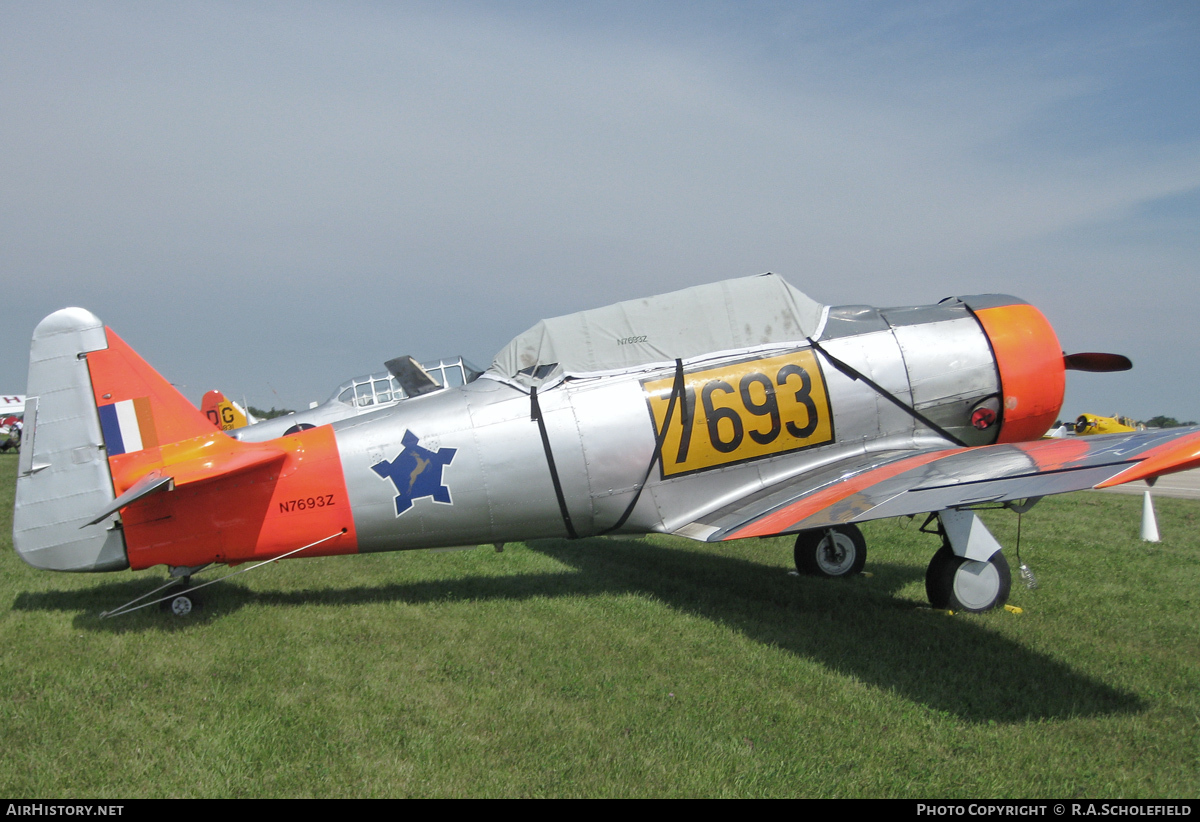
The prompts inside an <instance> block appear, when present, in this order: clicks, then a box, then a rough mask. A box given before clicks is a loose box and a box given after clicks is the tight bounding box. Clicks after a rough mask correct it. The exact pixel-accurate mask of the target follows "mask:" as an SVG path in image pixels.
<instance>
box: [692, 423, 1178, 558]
mask: <svg viewBox="0 0 1200 822" xmlns="http://www.w3.org/2000/svg"><path fill="white" fill-rule="evenodd" d="M1197 466H1200V427H1192V428H1172V429H1168V430H1164V431H1140V432H1135V433H1129V434H1113V435H1110V436H1095V437H1081V438H1064V439H1050V440H1037V441H1034V442H1022V443H1012V444H1007V445H986V446H982V447H978V448H947V449H943V450H931V451H923V452H913V451H886V452H876V453H869V454H862V455H857V456H855V457H851V458H849V459H846V460H843V461H841V462H838V463H835V464H833V465H831V466H828V467H826V468H824V469H822V470H821V471H818V472H815V473H811V474H805V475H803V476H800V477H795V478H792V479H789V480H785V481H783V482H780V483H778V484H776V485H774V486H771V487H769V488H765V489H763V490H761V491H758V492H756V493H754V494H752V495H750V496H747V497H743V498H742V499H739V500H737V501H735V502H733V503H730V504H729V505H726V506H725V507H723V508H720V509H718V510H716V511H713V512H711V513H709V514H706V515H704V516H703V517H701V518H700V519H698V520H696V521H694V522H692V523H689V524H687V525H685V526H683V527H682V528H679V529H677V530H676V531H675V533H677V534H679V535H681V536H687V537H691V538H692V539H698V540H701V541H704V542H716V541H719V540H726V539H741V538H743V537H765V536H771V535H774V534H786V533H795V532H797V531H804V530H807V529H809V528H821V527H825V526H829V525H837V524H839V523H846V522H864V521H866V520H872V519H882V518H884V517H896V516H906V515H909V514H921V513H925V512H927V511H941V510H944V509H947V508H962V507H967V506H971V505H978V504H982V503H988V502H1007V501H1010V500H1019V499H1027V498H1029V497H1043V496H1048V495H1050V494H1064V493H1067V492H1068V491H1081V490H1084V489H1087V488H1106V487H1110V486H1113V485H1120V484H1122V483H1126V482H1132V481H1134V480H1139V479H1148V478H1152V477H1157V476H1159V475H1161V474H1169V473H1172V472H1175V471H1183V470H1186V469H1188V468H1195V467H1197Z"/></svg>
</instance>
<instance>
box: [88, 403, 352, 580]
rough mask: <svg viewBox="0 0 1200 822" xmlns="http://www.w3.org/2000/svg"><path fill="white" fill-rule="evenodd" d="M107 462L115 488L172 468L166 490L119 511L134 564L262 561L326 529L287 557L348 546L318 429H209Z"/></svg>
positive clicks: (331, 461)
mask: <svg viewBox="0 0 1200 822" xmlns="http://www.w3.org/2000/svg"><path fill="white" fill-rule="evenodd" d="M276 454H277V455H278V458H274V457H275V455H276ZM110 464H111V465H112V467H113V476H114V480H115V481H116V482H117V484H118V488H117V493H120V492H121V491H122V490H123V488H124V487H128V486H129V485H131V484H132V483H133V482H134V481H136V479H137V478H138V477H140V476H144V475H145V474H146V473H148V472H149V471H152V470H155V469H157V470H160V471H161V472H162V473H164V474H168V475H171V476H175V475H176V473H178V474H180V476H179V477H178V481H177V484H176V487H175V488H174V490H171V491H165V492H161V493H157V494H153V495H151V496H149V497H147V498H145V499H143V500H140V501H138V502H135V503H133V504H132V505H130V506H128V507H127V508H125V509H124V510H123V511H122V515H121V517H122V520H123V521H124V526H125V542H126V545H127V553H128V557H129V565H130V567H131V568H133V569H135V570H138V569H142V568H148V567H150V566H153V565H182V566H197V565H204V564H205V563H209V562H223V563H228V564H235V563H239V562H246V561H248V560H258V559H269V558H271V557H276V556H279V555H281V554H284V553H286V552H288V551H291V550H294V549H296V548H299V547H301V546H302V545H307V544H309V543H312V542H315V541H317V540H319V539H322V538H324V537H328V536H330V535H333V534H338V535H339V536H338V537H337V538H336V539H332V540H330V541H328V542H325V543H322V544H321V545H318V546H316V547H314V548H312V549H310V551H305V552H302V553H300V554H298V555H297V556H300V557H304V556H328V555H333V554H352V553H356V552H357V551H358V539H357V536H356V534H355V530H354V517H353V514H352V512H351V510H350V500H349V498H348V496H347V494H346V481H345V477H344V475H343V473H342V464H341V459H340V457H339V455H338V449H337V442H336V440H335V438H334V434H333V429H332V428H330V427H329V426H327V425H325V426H320V427H318V428H313V429H310V430H307V431H302V432H300V433H297V434H293V435H290V436H287V437H282V438H280V439H278V440H273V441H271V442H269V443H242V442H237V441H236V440H233V439H231V438H229V437H227V436H226V435H224V434H222V433H218V432H213V431H212V428H211V426H209V431H208V434H207V435H205V436H203V437H196V438H193V439H192V440H188V441H185V442H178V443H172V444H171V445H170V446H163V447H161V448H157V449H147V450H146V451H141V452H137V453H135V454H126V455H122V456H118V457H114V458H113V459H112V460H111V461H110ZM245 466H249V467H245ZM118 477H119V479H117V478H118Z"/></svg>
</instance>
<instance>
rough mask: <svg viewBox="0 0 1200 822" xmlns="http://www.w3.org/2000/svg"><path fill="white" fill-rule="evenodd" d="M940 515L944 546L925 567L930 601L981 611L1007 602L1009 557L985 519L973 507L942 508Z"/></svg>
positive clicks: (946, 605) (1010, 581)
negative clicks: (986, 524)
mask: <svg viewBox="0 0 1200 822" xmlns="http://www.w3.org/2000/svg"><path fill="white" fill-rule="evenodd" d="M937 519H938V528H937V532H936V533H938V534H939V535H940V536H941V538H942V547H941V548H940V549H938V552H937V553H936V554H934V555H933V559H932V560H930V561H929V567H928V568H927V569H926V571H925V595H926V596H928V597H929V604H930V605H932V606H933V607H934V608H947V609H949V610H951V611H967V612H969V613H973V614H979V613H983V612H984V611H990V610H992V609H993V608H999V607H1000V606H1002V605H1003V604H1004V603H1006V602H1008V594H1009V591H1010V590H1011V589H1012V574H1011V573H1010V572H1009V569H1008V560H1007V559H1005V558H1004V554H1003V552H1002V551H1001V550H1000V543H998V542H996V538H995V537H993V536H992V535H991V533H990V532H989V531H988V529H987V528H986V527H985V526H984V524H983V520H981V519H979V517H977V516H976V515H975V514H974V513H973V512H971V511H956V510H953V509H950V510H946V511H939V512H938V513H937ZM927 524H928V523H927Z"/></svg>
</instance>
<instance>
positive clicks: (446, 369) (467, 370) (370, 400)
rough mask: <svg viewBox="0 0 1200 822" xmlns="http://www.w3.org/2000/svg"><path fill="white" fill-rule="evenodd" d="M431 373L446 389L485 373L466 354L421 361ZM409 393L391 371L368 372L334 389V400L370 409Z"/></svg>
mask: <svg viewBox="0 0 1200 822" xmlns="http://www.w3.org/2000/svg"><path fill="white" fill-rule="evenodd" d="M421 367H422V368H424V369H425V370H426V371H427V372H429V376H431V377H433V379H434V381H435V382H436V383H437V384H438V385H440V386H442V387H443V388H455V387H457V386H460V385H466V384H467V383H469V382H471V381H473V380H474V379H475V378H476V377H478V376H479V375H480V374H481V373H482V372H481V371H480V370H479V369H478V368H476V367H475V366H474V365H472V364H471V363H469V362H467V360H465V359H463V358H462V357H458V358H456V359H450V360H438V361H436V362H427V363H421ZM407 396H408V395H407V394H406V393H405V392H404V389H403V388H401V387H400V383H399V382H397V380H396V378H395V377H394V376H392V375H391V374H389V373H388V372H387V371H380V372H378V373H375V374H366V375H364V376H361V377H355V378H354V379H352V380H350V381H348V382H344V383H342V384H341V385H339V386H338V387H337V390H336V391H334V392H333V396H332V397H331V398H330V401H334V400H336V401H337V402H340V403H342V404H343V405H347V406H350V407H351V408H359V409H361V408H370V407H373V406H376V405H390V404H391V403H393V402H395V401H396V400H402V399H405V398H406V397H407Z"/></svg>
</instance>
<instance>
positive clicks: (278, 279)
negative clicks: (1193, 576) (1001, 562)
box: [0, 0, 1200, 419]
mask: <svg viewBox="0 0 1200 822" xmlns="http://www.w3.org/2000/svg"><path fill="white" fill-rule="evenodd" d="M1197 43H1200V6H1197V5H1196V4H1194V3H1176V4H1172V3H1123V4H1117V3H1098V2H1088V3H1005V4H995V3H953V2H944V3H895V4H892V3H867V2H862V3H754V4H746V3H703V2H688V3H595V4H561V3H504V4H499V3H449V2H439V3H428V4H425V3H416V2H406V3H353V2H344V3H271V2H260V3H253V4H239V3H206V2H194V3H188V4H159V3H103V4H91V5H87V4H76V3H54V2H46V3H37V4H28V3H14V2H6V1H3V0H0V78H2V81H0V111H2V112H4V114H3V116H2V117H0V180H3V185H0V218H2V219H0V249H3V252H2V253H0V270H2V272H3V273H2V281H3V282H4V284H5V297H6V299H5V300H4V303H3V306H2V307H0V334H2V335H3V338H2V341H3V344H4V348H5V350H6V351H8V352H10V353H9V356H7V357H5V358H4V360H3V362H0V388H2V389H3V390H4V391H11V390H22V389H23V386H24V382H25V373H26V367H27V366H26V363H27V354H26V352H27V349H28V338H29V334H30V332H31V331H32V329H33V327H34V325H36V323H37V322H38V320H39V319H40V318H41V317H43V316H44V315H46V314H48V313H49V312H51V311H53V310H55V309H57V308H61V307H63V306H65V305H82V306H84V307H86V308H89V309H91V310H92V311H94V312H95V313H96V314H98V315H99V316H100V317H101V318H102V319H103V320H105V322H107V323H108V324H110V325H111V326H113V327H114V328H115V329H116V330H117V332H118V333H120V334H121V335H122V336H124V337H125V339H126V340H128V341H129V342H130V343H131V344H133V345H134V347H135V348H137V349H138V350H139V351H140V353H142V355H143V356H145V357H146V358H147V359H148V360H149V361H150V362H151V364H152V365H154V366H155V367H157V368H158V369H159V370H160V371H161V372H162V373H163V374H164V375H165V376H167V377H168V379H171V380H172V381H174V382H176V383H177V384H179V385H180V386H181V388H182V390H183V391H184V393H185V394H187V395H188V396H189V398H191V399H193V400H198V399H199V397H200V395H201V394H202V393H203V392H204V391H205V390H207V389H209V388H213V387H221V388H223V389H224V390H226V391H227V392H228V393H229V394H230V395H232V396H236V397H242V396H245V397H246V398H247V399H248V400H249V401H250V402H251V403H252V404H254V405H258V406H264V407H267V406H271V405H276V406H283V405H286V406H289V407H303V406H304V405H306V404H307V402H308V401H310V400H318V399H322V400H323V399H324V398H325V397H326V396H327V395H328V394H329V393H330V392H331V391H332V389H333V388H334V386H335V385H336V384H337V383H338V382H340V381H341V380H343V379H345V378H348V377H350V376H353V375H356V374H360V373H365V372H368V371H374V370H378V369H380V368H382V363H383V361H384V360H386V359H390V358H391V357H394V356H398V355H400V354H406V353H407V354H413V355H414V356H416V357H418V358H430V357H436V356H438V355H450V354H458V353H461V354H464V355H466V356H467V357H468V358H469V359H472V360H475V361H476V362H478V363H480V364H481V365H485V364H486V363H487V361H489V360H490V357H491V355H492V354H493V353H495V351H496V350H497V349H499V348H500V347H501V346H502V345H503V344H504V343H505V342H506V341H507V340H508V339H509V338H511V337H512V336H514V335H516V334H517V333H519V332H520V331H522V330H524V329H525V328H527V327H528V326H530V325H532V324H533V323H534V322H535V321H537V320H538V319H539V318H541V317H544V316H553V315H557V314H563V313H568V312H571V311H575V310H580V309H583V308H589V307H594V306H598V305H603V304H606V303H609V302H614V301H617V300H623V299H630V298H633V297H638V296H645V295H648V294H654V293H660V292H664V291H670V290H673V289H677V288H683V287H687V286H690V285H695V284H698V283H703V282H711V281H714V280H719V279H724V278H728V277H738V276H746V275H750V274H756V273H760V272H762V271H774V272H776V273H778V274H782V275H783V276H785V277H786V278H787V279H788V280H789V281H790V282H791V283H792V284H793V285H795V286H797V287H799V288H801V289H802V290H804V291H805V292H807V293H808V294H809V295H810V296H812V297H813V298H815V299H817V300H819V301H821V302H825V303H830V304H838V303H871V304H875V305H903V304H913V303H927V302H936V301H937V300H939V299H941V298H943V297H946V296H950V295H958V294H971V293H981V292H1004V293H1011V294H1016V295H1018V296H1020V297H1023V298H1024V299H1027V300H1029V301H1030V302H1032V303H1034V304H1035V305H1037V306H1038V307H1040V308H1041V309H1042V310H1043V312H1044V313H1045V314H1046V315H1047V316H1048V317H1049V319H1050V320H1051V322H1052V323H1053V324H1054V325H1055V327H1056V329H1057V330H1058V332H1059V336H1060V339H1061V341H1062V343H1063V346H1064V348H1066V349H1067V350H1068V351H1083V350H1101V351H1118V352H1121V353H1125V354H1127V355H1129V356H1130V357H1132V358H1133V360H1134V362H1135V370H1134V371H1133V372H1131V373H1129V374H1123V375H1090V374H1072V375H1070V377H1069V386H1068V394H1067V401H1066V404H1065V406H1064V409H1063V415H1064V416H1066V417H1073V416H1075V415H1077V414H1079V413H1081V412H1083V411H1090V412H1096V413H1104V414H1108V413H1114V412H1120V413H1124V414H1130V415H1133V416H1138V417H1148V416H1151V415H1154V414H1159V413H1165V414H1169V415H1172V416H1176V417H1179V418H1182V419H1200V380H1198V379H1197V377H1198V376H1200V374H1198V369H1197V366H1196V353H1197V342H1196V340H1197V334H1196V332H1195V329H1194V327H1193V326H1194V324H1195V322H1196V315H1197V308H1200V296H1198V295H1200V290H1198V288H1197V285H1196V275H1197V273H1200V272H1198V269H1200V231H1198V230H1197V229H1198V227H1200V105H1198V103H1200V99H1198V98H1200V92H1198V91H1197V90H1198V89H1200V48H1197Z"/></svg>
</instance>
